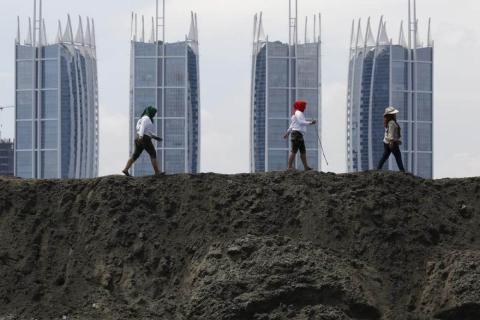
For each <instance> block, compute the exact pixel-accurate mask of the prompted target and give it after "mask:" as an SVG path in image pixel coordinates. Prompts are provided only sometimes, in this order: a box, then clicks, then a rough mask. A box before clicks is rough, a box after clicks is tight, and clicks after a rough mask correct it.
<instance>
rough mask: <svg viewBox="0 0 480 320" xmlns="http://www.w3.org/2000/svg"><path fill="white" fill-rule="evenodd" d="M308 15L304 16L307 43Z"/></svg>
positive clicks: (306, 40)
mask: <svg viewBox="0 0 480 320" xmlns="http://www.w3.org/2000/svg"><path fill="white" fill-rule="evenodd" d="M308 42H309V40H308V16H306V17H305V43H308Z"/></svg>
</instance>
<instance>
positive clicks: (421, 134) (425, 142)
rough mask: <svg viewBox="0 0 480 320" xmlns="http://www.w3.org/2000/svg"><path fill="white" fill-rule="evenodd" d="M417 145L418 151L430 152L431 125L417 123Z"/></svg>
mask: <svg viewBox="0 0 480 320" xmlns="http://www.w3.org/2000/svg"><path fill="white" fill-rule="evenodd" d="M417 143H418V150H419V151H432V125H431V124H430V123H417Z"/></svg>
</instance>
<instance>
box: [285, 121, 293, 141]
mask: <svg viewBox="0 0 480 320" xmlns="http://www.w3.org/2000/svg"><path fill="white" fill-rule="evenodd" d="M292 130H293V121H292V122H291V123H290V127H288V129H287V132H285V135H284V136H283V139H288V136H289V135H290V133H292Z"/></svg>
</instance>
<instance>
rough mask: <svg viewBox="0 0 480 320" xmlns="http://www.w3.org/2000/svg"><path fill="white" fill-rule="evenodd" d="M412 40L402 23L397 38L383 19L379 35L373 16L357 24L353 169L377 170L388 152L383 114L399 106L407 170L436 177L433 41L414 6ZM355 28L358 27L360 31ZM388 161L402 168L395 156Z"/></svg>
mask: <svg viewBox="0 0 480 320" xmlns="http://www.w3.org/2000/svg"><path fill="white" fill-rule="evenodd" d="M412 9H413V12H409V22H408V27H407V39H406V37H405V32H404V27H403V22H402V24H401V26H400V35H399V39H398V43H394V42H393V41H392V40H391V39H390V38H389V37H388V35H387V27H386V22H385V21H384V20H383V17H382V19H381V20H380V23H379V28H378V32H377V35H376V37H374V35H373V31H372V28H371V24H370V19H368V22H367V26H366V31H365V33H363V32H362V24H361V21H358V26H356V25H355V22H354V23H353V25H352V37H351V47H350V65H349V77H348V81H349V82H348V98H347V167H348V171H349V172H358V171H365V170H371V169H375V168H376V166H377V164H378V162H379V160H380V158H381V157H382V155H383V143H382V141H383V137H384V133H385V130H384V126H383V113H384V110H385V108H386V107H388V106H394V107H395V108H397V109H398V110H399V111H400V113H399V115H398V123H399V124H400V127H401V132H402V142H403V143H402V145H401V147H400V148H401V150H402V156H403V162H404V165H405V169H406V170H407V171H409V172H412V173H413V174H415V175H418V176H421V177H425V178H432V177H433V110H434V109H433V41H432V39H431V35H430V22H429V23H428V36H427V42H426V43H422V42H421V41H420V37H419V34H418V20H417V18H416V8H415V6H414V7H413V8H411V7H410V4H409V10H410V11H412ZM355 29H356V30H355ZM391 158H392V159H390V160H389V162H387V163H386V164H385V166H388V169H390V170H398V167H397V164H396V162H395V161H394V159H393V157H391Z"/></svg>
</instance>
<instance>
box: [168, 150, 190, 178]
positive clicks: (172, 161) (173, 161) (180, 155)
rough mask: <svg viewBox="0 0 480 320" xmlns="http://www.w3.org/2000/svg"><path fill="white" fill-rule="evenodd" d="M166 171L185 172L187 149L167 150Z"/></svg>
mask: <svg viewBox="0 0 480 320" xmlns="http://www.w3.org/2000/svg"><path fill="white" fill-rule="evenodd" d="M165 172H166V173H182V172H185V151H184V150H165Z"/></svg>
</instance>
